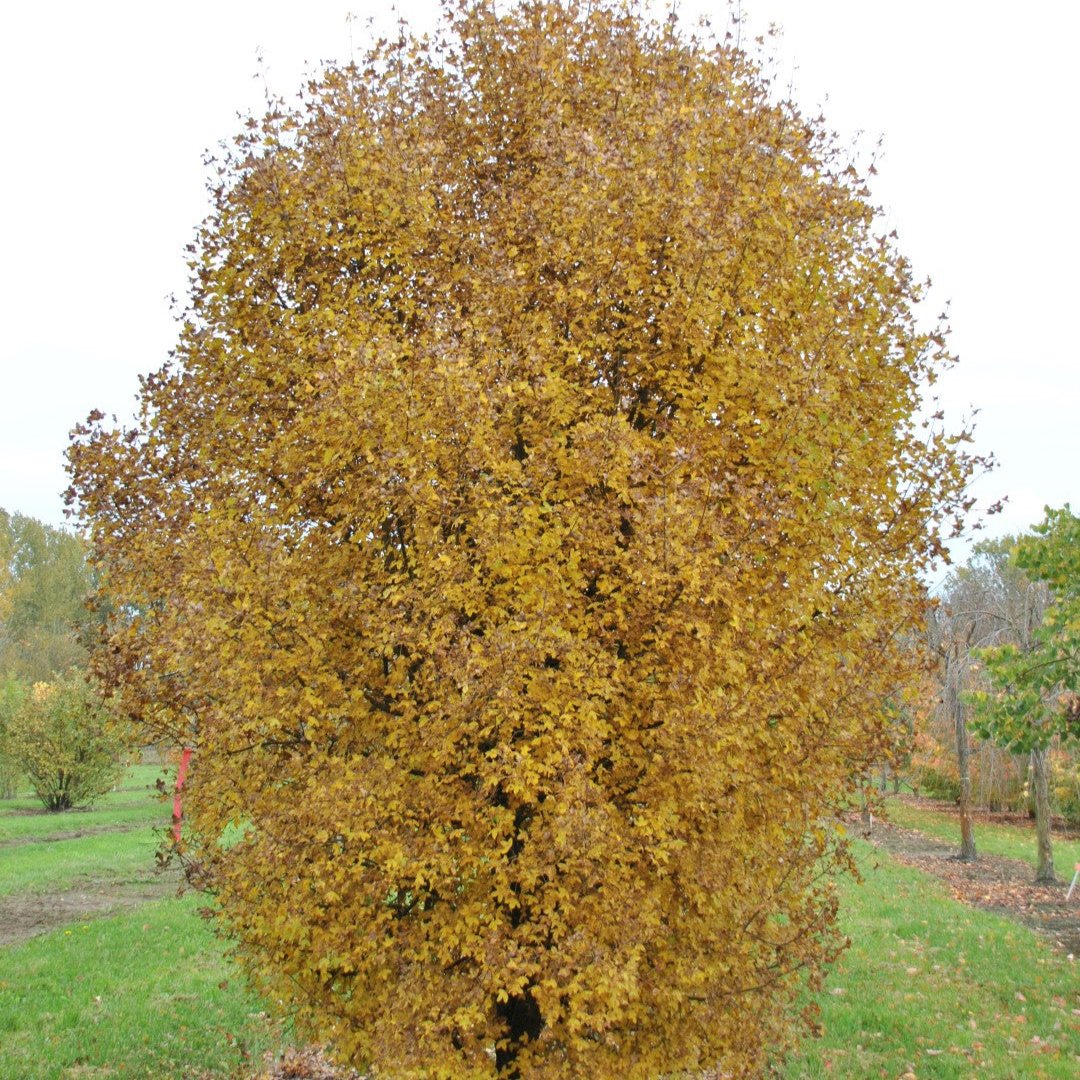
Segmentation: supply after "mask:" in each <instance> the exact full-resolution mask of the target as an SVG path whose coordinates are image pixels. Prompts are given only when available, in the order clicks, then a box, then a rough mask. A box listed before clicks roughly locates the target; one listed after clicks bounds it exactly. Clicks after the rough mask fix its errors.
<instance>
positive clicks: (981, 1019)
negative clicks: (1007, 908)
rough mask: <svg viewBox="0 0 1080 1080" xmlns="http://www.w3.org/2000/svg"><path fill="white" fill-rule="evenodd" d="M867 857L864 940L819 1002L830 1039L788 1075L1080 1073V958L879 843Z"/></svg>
mask: <svg viewBox="0 0 1080 1080" xmlns="http://www.w3.org/2000/svg"><path fill="white" fill-rule="evenodd" d="M856 854H857V857H858V862H859V865H860V868H861V870H862V872H863V875H864V882H863V884H861V885H859V884H856V883H854V882H850V881H845V882H843V883H842V885H841V905H842V906H841V909H840V910H841V917H840V922H841V927H842V929H843V930H844V932H845V933H846V934H847V935H848V936H849V937H850V938H851V942H852V944H851V948H850V949H849V950H848V951H847V952H846V953H845V954H844V956H843V957H842V958H841V959H840V961H839V962H838V964H837V965H836V968H835V970H834V971H833V973H832V974H831V975H830V976H829V979H828V981H827V983H826V988H825V991H824V992H823V993H822V994H821V995H820V996H819V998H818V1001H819V1003H820V1006H821V1010H822V1016H821V1019H822V1023H823V1025H824V1029H825V1032H824V1037H823V1038H822V1039H821V1040H816V1041H813V1042H809V1043H807V1044H806V1045H805V1046H804V1048H803V1051H802V1053H801V1054H800V1055H799V1056H798V1057H796V1058H793V1059H792V1060H791V1061H790V1062H789V1063H788V1065H787V1067H786V1069H785V1070H784V1073H783V1075H784V1076H786V1077H788V1078H790V1080H796V1078H799V1080H801V1078H804V1077H825V1076H829V1077H850V1078H853V1080H854V1078H857V1077H871V1076H874V1077H876V1076H886V1077H898V1076H900V1075H902V1074H903V1073H904V1072H907V1071H909V1070H910V1071H912V1072H914V1073H915V1075H916V1076H917V1077H919V1078H920V1080H923V1078H926V1077H940V1078H943V1080H944V1078H952V1077H955V1078H961V1077H971V1076H975V1075H978V1076H979V1077H980V1078H1001V1080H1009V1078H1015V1077H1047V1078H1057V1077H1060V1078H1062V1080H1066V1078H1068V1080H1071V1078H1073V1077H1076V1076H1078V1075H1080V968H1078V966H1077V964H1076V963H1074V962H1071V961H1069V960H1068V959H1066V958H1065V957H1064V956H1062V955H1061V954H1058V953H1054V952H1052V951H1051V950H1050V948H1049V947H1048V946H1047V945H1046V944H1045V943H1044V942H1042V941H1040V940H1039V939H1038V938H1037V937H1036V936H1035V934H1034V933H1032V932H1031V931H1030V930H1027V929H1026V928H1024V927H1022V926H1019V925H1018V924H1015V923H1012V922H1010V921H1007V920H1005V919H1002V918H999V917H998V916H995V915H991V914H988V913H985V912H981V911H978V910H975V909H973V908H970V907H967V906H965V905H963V904H960V903H958V902H957V901H955V900H953V899H952V898H951V897H950V896H949V895H948V893H947V892H946V890H945V889H944V887H943V886H942V885H940V884H939V883H938V882H937V881H936V880H935V879H933V878H931V877H929V876H928V875H926V874H923V873H922V872H920V871H918V870H914V869H909V868H907V867H904V866H901V865H900V864H898V863H897V862H895V861H894V860H893V859H891V858H890V857H888V856H887V855H885V854H884V853H882V852H879V851H877V850H876V849H874V848H872V847H871V846H870V845H868V844H865V843H862V842H859V843H857V844H856Z"/></svg>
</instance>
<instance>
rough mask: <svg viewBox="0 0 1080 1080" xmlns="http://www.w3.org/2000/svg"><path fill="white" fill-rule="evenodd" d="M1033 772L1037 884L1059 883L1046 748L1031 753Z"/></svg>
mask: <svg viewBox="0 0 1080 1080" xmlns="http://www.w3.org/2000/svg"><path fill="white" fill-rule="evenodd" d="M1031 771H1032V773H1033V778H1034V781H1035V784H1034V786H1035V835H1036V837H1037V838H1038V846H1039V856H1038V869H1037V870H1036V873H1035V880H1036V881H1037V882H1053V881H1057V875H1056V874H1055V873H1054V848H1053V845H1052V844H1051V842H1050V783H1049V779H1048V777H1047V775H1046V747H1045V746H1043V747H1039V748H1038V749H1036V750H1032V751H1031Z"/></svg>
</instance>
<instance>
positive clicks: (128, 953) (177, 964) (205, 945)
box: [0, 897, 285, 1080]
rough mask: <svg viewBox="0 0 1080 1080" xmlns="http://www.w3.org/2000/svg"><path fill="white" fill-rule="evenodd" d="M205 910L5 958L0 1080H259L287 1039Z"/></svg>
mask: <svg viewBox="0 0 1080 1080" xmlns="http://www.w3.org/2000/svg"><path fill="white" fill-rule="evenodd" d="M199 902H200V901H199V900H198V899H197V898H196V897H185V898H183V899H169V900H159V901H156V902H154V903H151V904H146V905H144V906H142V907H140V908H138V909H137V910H135V911H132V912H129V913H127V914H124V915H120V916H114V917H110V918H104V919H96V920H93V921H91V922H88V923H75V924H73V925H72V926H71V927H69V928H67V929H64V930H56V931H53V932H51V933H49V934H45V935H42V936H41V937H37V938H34V939H32V940H30V941H27V942H24V943H22V944H20V945H15V946H10V947H8V948H6V949H2V950H0V1080H59V1078H61V1077H64V1078H67V1077H76V1076H79V1077H90V1076H93V1077H111V1076H138V1077H153V1078H167V1077H199V1076H222V1077H225V1076H237V1075H240V1076H243V1075H248V1074H250V1073H251V1072H254V1071H255V1070H256V1067H257V1066H258V1064H259V1062H260V1061H261V1059H262V1056H263V1054H264V1052H265V1051H266V1050H267V1049H269V1048H274V1049H276V1048H278V1047H279V1046H280V1045H281V1044H282V1043H283V1040H284V1039H285V1035H284V1033H283V1029H282V1027H281V1025H280V1024H277V1023H275V1022H273V1021H271V1020H270V1019H269V1018H268V1017H267V1016H266V1014H265V1013H264V1012H263V1006H262V1003H261V1002H260V1001H259V1000H258V999H257V998H256V997H255V996H254V995H252V994H251V993H250V992H248V991H247V990H246V989H245V987H244V984H243V983H242V981H241V980H240V979H239V978H238V976H237V972H236V971H235V969H234V967H233V965H232V964H231V963H230V962H229V961H228V960H227V959H226V958H225V957H224V955H223V947H222V944H221V942H219V941H218V940H216V939H215V938H214V936H213V934H212V933H211V932H210V930H209V929H208V928H207V927H206V925H205V924H204V922H203V921H202V920H201V919H200V918H199V917H198V915H197V912H196V909H197V907H198V904H199ZM249 1064H250V1068H248V1067H247V1066H248V1065H249Z"/></svg>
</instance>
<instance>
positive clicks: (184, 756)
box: [172, 746, 191, 844]
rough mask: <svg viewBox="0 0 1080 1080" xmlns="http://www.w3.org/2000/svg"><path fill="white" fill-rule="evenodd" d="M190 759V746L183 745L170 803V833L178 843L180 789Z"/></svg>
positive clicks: (180, 805) (180, 803)
mask: <svg viewBox="0 0 1080 1080" xmlns="http://www.w3.org/2000/svg"><path fill="white" fill-rule="evenodd" d="M190 760H191V747H190V746H185V747H184V749H183V750H182V751H181V753H180V770H179V772H177V774H176V794H175V795H174V796H173V804H172V834H173V839H174V840H175V841H176V842H177V843H178V844H179V843H180V821H181V819H182V818H183V816H184V813H183V805H182V800H181V798H180V791H181V789H182V788H183V786H184V781H185V780H186V779H187V767H188V762H189V761H190Z"/></svg>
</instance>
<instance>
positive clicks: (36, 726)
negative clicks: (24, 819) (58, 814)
mask: <svg viewBox="0 0 1080 1080" xmlns="http://www.w3.org/2000/svg"><path fill="white" fill-rule="evenodd" d="M5 735H6V743H7V749H8V752H9V753H10V755H11V757H12V759H13V760H14V762H15V764H16V765H17V766H18V768H19V769H20V770H21V772H22V773H23V774H24V775H25V776H26V778H27V780H28V781H29V783H30V786H31V787H32V788H33V789H34V794H36V795H37V797H38V798H39V799H40V800H41V801H42V802H43V803H44V804H45V807H46V809H48V810H71V809H74V808H75V807H79V806H86V805H88V804H89V803H92V802H93V801H94V800H95V799H96V798H97V797H98V796H99V795H104V794H105V792H107V791H108V790H109V789H110V788H111V787H113V785H114V784H116V783H117V782H118V781H119V780H120V777H121V776H122V775H123V773H124V768H125V765H126V761H125V754H124V739H123V731H122V728H121V726H120V724H119V723H118V722H117V721H116V719H115V718H114V717H113V715H112V714H111V713H110V711H109V710H108V709H107V708H106V706H105V705H104V703H103V702H102V699H101V696H100V694H99V693H98V692H97V691H96V690H95V689H94V687H93V686H91V685H90V683H88V682H87V681H86V679H85V678H84V677H83V675H82V674H81V673H79V672H72V673H70V674H68V675H66V676H64V677H63V678H62V679H60V680H59V681H57V682H54V683H35V684H34V686H33V687H32V688H31V689H30V691H29V692H28V693H26V694H23V695H22V696H21V699H20V700H19V701H18V703H17V704H16V706H15V708H14V709H13V710H12V712H11V715H10V717H9V718H8V722H7V729H6V732H5Z"/></svg>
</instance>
